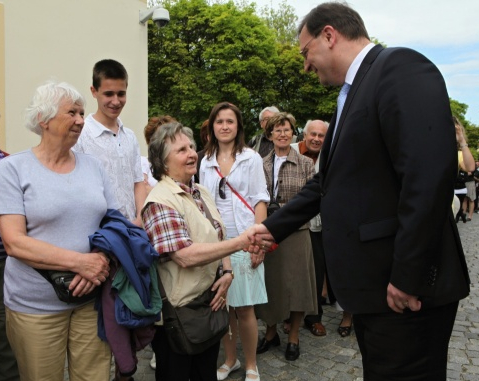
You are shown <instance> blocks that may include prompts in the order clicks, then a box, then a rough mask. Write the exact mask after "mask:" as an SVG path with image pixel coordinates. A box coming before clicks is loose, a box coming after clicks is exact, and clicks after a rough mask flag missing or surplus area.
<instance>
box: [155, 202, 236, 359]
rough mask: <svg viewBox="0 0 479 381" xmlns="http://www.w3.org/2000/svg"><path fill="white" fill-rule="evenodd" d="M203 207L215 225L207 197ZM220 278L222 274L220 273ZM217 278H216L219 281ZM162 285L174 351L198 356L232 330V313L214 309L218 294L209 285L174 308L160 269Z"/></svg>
mask: <svg viewBox="0 0 479 381" xmlns="http://www.w3.org/2000/svg"><path fill="white" fill-rule="evenodd" d="M201 201H202V202H203V207H204V209H205V214H206V217H207V218H208V220H210V222H211V224H212V225H213V227H214V223H213V217H212V216H211V213H210V211H209V209H208V207H207V206H206V203H205V202H204V200H203V199H202V200H201ZM216 276H217V278H216V279H218V276H219V274H218V273H217V274H216ZM216 279H215V281H216ZM158 287H159V289H160V295H161V300H162V301H163V308H162V314H163V326H164V327H165V333H166V337H167V340H168V344H169V346H170V348H171V350H172V351H173V352H175V353H178V354H183V355H195V354H198V353H201V352H204V351H205V350H206V349H208V348H209V347H211V346H212V345H214V344H216V343H217V342H218V341H220V340H221V338H222V337H223V336H224V335H225V334H226V332H228V327H229V315H228V311H227V310H226V309H225V308H222V309H220V310H218V311H213V310H212V309H211V306H210V302H211V301H212V300H213V298H214V296H215V293H214V292H213V291H211V286H210V287H208V288H207V289H206V290H205V291H204V292H203V293H202V294H201V295H199V296H197V297H196V298H195V299H193V300H192V301H191V302H189V303H188V304H186V305H184V306H181V307H173V306H172V304H171V303H170V302H169V300H168V297H167V296H166V293H165V289H164V287H163V284H162V283H161V279H160V276H159V272H158Z"/></svg>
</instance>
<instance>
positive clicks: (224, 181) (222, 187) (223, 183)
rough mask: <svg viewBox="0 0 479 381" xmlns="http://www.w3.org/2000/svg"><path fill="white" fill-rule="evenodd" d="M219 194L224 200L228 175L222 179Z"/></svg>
mask: <svg viewBox="0 0 479 381" xmlns="http://www.w3.org/2000/svg"><path fill="white" fill-rule="evenodd" d="M218 194H219V195H220V198H221V199H222V200H224V199H226V177H222V178H221V180H220V187H219V188H218Z"/></svg>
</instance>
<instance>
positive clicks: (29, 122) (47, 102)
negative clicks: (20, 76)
mask: <svg viewBox="0 0 479 381" xmlns="http://www.w3.org/2000/svg"><path fill="white" fill-rule="evenodd" d="M64 100H68V101H71V102H72V103H73V104H78V105H80V106H82V107H85V98H84V97H83V95H81V94H80V92H79V91H78V90H77V89H75V88H74V87H73V86H72V85H70V84H69V83H66V82H55V81H49V82H47V83H45V84H43V85H41V86H38V87H37V89H36V90H35V93H34V94H33V97H32V100H31V101H30V104H29V105H28V107H27V108H26V110H25V127H27V128H28V129H29V130H31V131H33V132H34V133H36V134H38V135H41V134H42V127H41V126H40V123H42V122H43V123H47V122H49V121H50V120H51V119H53V118H54V117H55V116H56V115H57V113H58V107H59V106H60V103H61V102H62V101H64Z"/></svg>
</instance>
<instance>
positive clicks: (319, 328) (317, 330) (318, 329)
mask: <svg viewBox="0 0 479 381" xmlns="http://www.w3.org/2000/svg"><path fill="white" fill-rule="evenodd" d="M308 328H309V330H310V331H311V333H312V334H313V335H314V336H326V328H324V325H323V323H321V322H319V323H314V324H312V325H311V326H310V327H308Z"/></svg>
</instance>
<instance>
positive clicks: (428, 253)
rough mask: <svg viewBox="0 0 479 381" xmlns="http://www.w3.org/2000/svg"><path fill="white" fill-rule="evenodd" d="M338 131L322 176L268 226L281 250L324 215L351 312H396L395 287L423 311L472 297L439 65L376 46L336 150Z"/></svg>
mask: <svg viewBox="0 0 479 381" xmlns="http://www.w3.org/2000/svg"><path fill="white" fill-rule="evenodd" d="M335 123H336V115H334V116H333V119H332V121H331V127H330V128H329V131H328V133H327V136H326V139H325V142H324V144H323V149H322V151H321V162H320V170H319V172H318V173H317V174H316V175H315V177H314V178H313V179H312V180H311V181H309V182H308V184H307V185H305V187H304V188H303V189H302V190H301V192H300V193H299V194H298V195H297V196H296V197H295V198H294V199H293V200H291V201H290V202H289V203H288V204H287V205H286V206H285V207H283V208H282V209H281V210H280V211H278V212H276V213H275V214H274V215H273V216H272V217H270V218H268V219H267V220H266V221H265V222H264V223H265V225H266V227H267V228H268V229H269V230H270V232H271V233H272V234H273V236H274V237H275V239H276V240H277V242H280V241H281V240H282V239H284V238H285V237H286V236H287V235H288V234H290V233H291V232H292V231H294V230H296V229H297V228H298V227H299V226H300V225H301V224H302V223H304V221H306V220H308V219H310V218H311V217H313V216H314V215H316V214H317V213H318V212H319V211H321V217H322V222H323V241H324V249H325V255H326V263H327V268H328V276H329V279H330V281H331V285H332V287H333V290H334V293H335V295H336V297H337V299H338V301H339V303H340V305H341V306H342V307H343V308H344V309H345V310H346V311H350V312H352V313H377V312H388V311H391V310H390V309H389V307H388V306H387V301H386V291H387V286H388V283H389V282H391V283H392V284H393V285H394V286H396V287H397V288H399V289H400V290H402V291H404V292H406V293H408V294H411V295H418V296H419V297H420V298H421V300H422V301H423V308H428V307H429V306H438V305H443V304H447V303H450V302H453V301H457V300H459V299H461V298H464V297H465V296H467V295H468V292H469V277H468V273H467V266H466V262H465V258H464V253H463V251H462V246H461V242H460V238H459V235H458V232H457V227H456V224H455V221H454V219H453V217H452V209H451V204H452V198H453V189H454V180H455V178H456V175H457V149H456V139H455V132H454V125H453V122H452V117H451V111H450V106H449V97H448V94H447V91H446V86H445V83H444V80H443V78H442V76H441V74H440V72H439V70H438V69H437V68H436V66H435V65H434V64H432V63H431V62H430V61H429V60H427V59H426V58H425V57H424V56H422V55H421V54H419V53H417V52H415V51H413V50H410V49H404V48H392V49H384V48H382V47H381V46H379V45H378V46H375V47H374V48H373V49H372V50H371V51H370V52H369V53H368V54H367V56H366V57H365V59H364V61H363V62H362V64H361V66H360V68H359V71H358V73H357V75H356V77H355V79H354V82H353V83H352V86H351V89H350V91H349V94H348V97H347V100H346V103H345V105H344V109H343V112H342V115H341V118H340V120H339V124H338V127H337V131H336V136H335V139H334V142H333V143H332V145H331V140H332V133H333V130H334V126H335ZM271 255H274V253H273V254H271ZM298 276H302V275H301V274H298Z"/></svg>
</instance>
